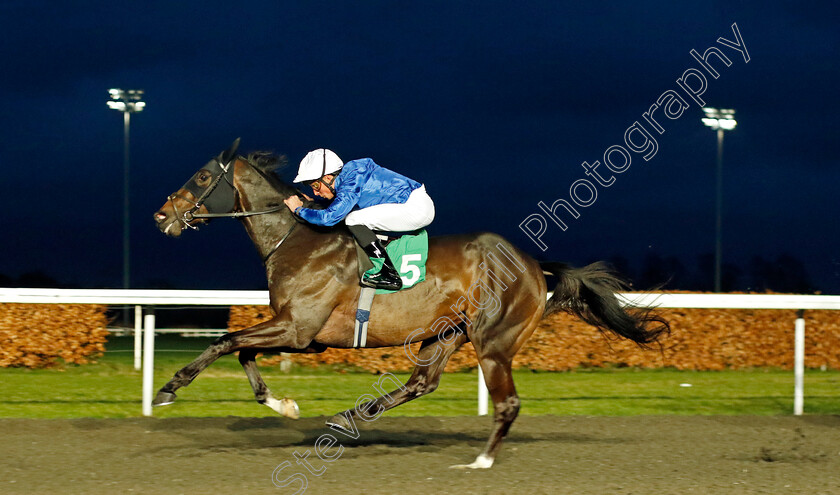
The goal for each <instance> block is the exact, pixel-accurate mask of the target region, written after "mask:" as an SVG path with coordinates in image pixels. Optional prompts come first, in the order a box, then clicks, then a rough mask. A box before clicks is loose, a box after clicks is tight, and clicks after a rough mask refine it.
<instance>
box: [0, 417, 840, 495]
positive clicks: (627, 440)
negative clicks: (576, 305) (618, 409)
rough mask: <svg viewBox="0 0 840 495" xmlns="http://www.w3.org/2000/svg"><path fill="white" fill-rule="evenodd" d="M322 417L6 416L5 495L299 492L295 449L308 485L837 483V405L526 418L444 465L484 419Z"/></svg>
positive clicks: (741, 486)
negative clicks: (471, 465) (352, 427)
mask: <svg viewBox="0 0 840 495" xmlns="http://www.w3.org/2000/svg"><path fill="white" fill-rule="evenodd" d="M324 419H325V418H306V419H301V420H298V421H292V420H287V419H279V418H277V419H275V418H259V419H257V418H237V417H227V418H172V419H109V420H102V419H79V420H29V419H3V420H0V442H2V449H0V473H2V476H1V477H0V493H2V494H17V493H20V494H24V493H25V494H33V493H35V494H42V493H43V494H45V493H62V494H63V493H68V494H76V493H79V494H101V493H108V494H116V493H121V494H125V493H162V494H163V493H166V494H178V493H201V494H211V493H213V494H214V493H229V494H234V493H248V494H262V493H271V494H279V493H294V492H295V491H296V490H298V489H299V488H301V486H302V481H295V480H294V478H293V479H292V480H290V482H289V484H288V485H287V486H285V487H278V486H275V485H274V484H273V483H272V473H273V472H274V470H275V468H277V467H278V465H280V464H281V463H283V462H284V461H289V462H290V464H289V465H288V467H286V468H285V469H282V470H280V471H279V472H278V473H277V475H276V476H275V478H276V480H277V481H278V482H282V481H283V480H285V479H287V478H289V477H291V476H293V475H294V473H295V472H302V473H303V474H304V475H305V477H306V479H307V483H308V488H307V490H306V493H313V494H333V493H341V494H345V493H388V494H393V493H397V494H400V495H411V494H424V495H425V494H433V493H447V494H449V493H454V494H458V495H465V494H472V493H482V494H483V493H494V494H495V493H500V494H501V493H526V494H536V493H547V494H548V493H550V494H559V493H569V494H585V493H592V494H614V493H615V494H619V493H620V494H630V493H633V494H655V493H673V494H677V493H679V494H682V493H698V494H721V493H790V494H809V495H810V494H823V493H824V494H840V416H805V417H801V418H794V417H731V416H727V417H722V416H716V417H709V416H705V417H698V416H693V417H683V416H645V417H582V416H572V417H562V416H541V417H520V418H519V419H518V420H517V422H516V423H515V424H514V426H513V429H512V431H511V433H510V435H509V437H508V440H507V442H506V443H505V446H504V448H503V450H502V453H501V455H500V456H499V458H498V460H497V463H496V465H495V466H494V467H493V468H492V469H490V470H474V471H469V470H467V471H461V470H455V469H449V466H450V465H452V464H458V463H468V462H471V461H472V460H473V458H474V457H475V455H476V454H477V453H478V452H479V450H480V448H481V446H482V445H483V443H484V441H485V439H486V437H487V435H488V433H489V427H490V419H488V418H479V417H457V418H388V417H383V418H380V419H378V420H377V421H375V422H371V423H367V424H359V436H358V439H350V438H348V437H346V436H343V435H341V434H339V433H336V432H332V431H331V430H329V429H328V428H326V427H324ZM330 433H332V434H334V435H335V437H336V438H337V439H338V441H339V442H340V444H341V447H343V449H344V450H339V445H338V444H336V445H333V446H332V447H331V448H329V449H327V448H326V447H328V445H327V444H326V443H323V442H322V443H321V444H320V445H319V447H320V448H321V449H322V450H321V452H322V454H323V455H324V456H328V455H332V456H334V457H336V458H335V459H334V460H333V461H332V462H329V463H324V462H323V461H321V460H320V459H319V458H318V457H317V455H316V453H315V443H316V442H317V440H318V438H319V437H321V436H322V435H324V434H330ZM322 438H327V439H328V437H322ZM324 442H326V440H324ZM295 451H297V452H298V454H299V455H301V456H304V455H306V451H309V452H310V455H309V457H308V461H309V462H310V465H311V468H312V469H313V470H320V476H315V475H313V474H311V473H308V472H307V471H306V469H305V467H304V466H303V465H298V464H296V463H295V461H296V458H295V456H294V452H295ZM339 454H340V457H338V455H339ZM303 477H304V476H303V475H300V476H298V479H299V480H300V479H302V478H303Z"/></svg>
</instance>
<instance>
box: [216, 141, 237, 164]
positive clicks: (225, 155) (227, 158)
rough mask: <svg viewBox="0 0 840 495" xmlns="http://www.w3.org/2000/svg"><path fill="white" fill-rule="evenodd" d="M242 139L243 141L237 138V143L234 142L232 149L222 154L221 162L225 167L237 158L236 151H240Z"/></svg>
mask: <svg viewBox="0 0 840 495" xmlns="http://www.w3.org/2000/svg"><path fill="white" fill-rule="evenodd" d="M240 139H242V138H236V141H234V142H233V144H231V145H230V148H228V149H227V151H223V152H222V154H221V155H220V157H219V161H220V162H221V163H222V164H223V165H227V164H228V163H230V162H231V160H233V158H234V157H235V156H236V150H238V149H239V140H240Z"/></svg>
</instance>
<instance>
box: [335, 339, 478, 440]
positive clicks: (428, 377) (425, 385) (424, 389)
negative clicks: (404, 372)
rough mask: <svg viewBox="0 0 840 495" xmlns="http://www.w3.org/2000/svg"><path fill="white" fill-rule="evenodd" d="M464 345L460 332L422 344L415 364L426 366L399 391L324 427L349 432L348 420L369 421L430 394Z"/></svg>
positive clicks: (366, 404)
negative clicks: (447, 364) (450, 360)
mask: <svg viewBox="0 0 840 495" xmlns="http://www.w3.org/2000/svg"><path fill="white" fill-rule="evenodd" d="M466 341H467V336H466V335H465V334H464V332H463V331H459V332H456V333H455V334H454V335H446V338H443V339H441V338H433V339H429V340H426V341H424V342H423V344H422V345H421V346H420V352H418V355H417V361H415V363H418V362H419V363H428V364H418V365H417V366H416V367H415V368H414V371H413V372H412V373H411V377H410V378H409V379H408V381H407V382H405V384H404V385H403V386H402V387H400V388H398V389H396V390H394V391H393V392H390V393H387V394H385V395H382V396H380V397H377V398H376V399H374V400H371V401H368V402H365V403H364V404H361V405H359V406H358V408H353V409H348V410H347V411H344V412H340V413H338V414H336V415H335V416H333V417H332V418H330V419H328V420H327V424H328V425H330V426H334V427H337V428H342V429H344V430H348V431H350V430H352V426H351V425H350V422H349V419H350V418H351V417H359V416H361V417H362V419H365V420H367V421H372V419H371V418H374V417H375V418H378V417H379V415H380V414H382V413H384V412H385V411H387V410H389V409H393V408H395V407H397V406H399V405H400V404H404V403H406V402H408V401H410V400H413V399H416V398H418V397H421V396H423V395H426V394H428V393H431V392H434V390H435V389H437V387H438V384H440V377H441V375H442V374H443V370H444V368H446V363H447V362H448V361H449V358H450V357H452V355H453V354H455V351H457V350H458V349H459V348H460V347H461V346H462V345H463V344H464V342H466ZM360 411H361V414H360Z"/></svg>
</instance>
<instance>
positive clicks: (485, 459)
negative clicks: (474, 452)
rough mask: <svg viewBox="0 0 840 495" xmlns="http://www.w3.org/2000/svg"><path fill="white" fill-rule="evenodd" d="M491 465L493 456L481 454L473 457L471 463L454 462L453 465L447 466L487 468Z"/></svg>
mask: <svg viewBox="0 0 840 495" xmlns="http://www.w3.org/2000/svg"><path fill="white" fill-rule="evenodd" d="M492 466H493V458H492V457H490V456H488V455H484V454H481V455H480V456H478V457H476V458H475V461H473V463H472V464H456V465H454V466H449V467H451V468H453V469H488V468H490V467H492Z"/></svg>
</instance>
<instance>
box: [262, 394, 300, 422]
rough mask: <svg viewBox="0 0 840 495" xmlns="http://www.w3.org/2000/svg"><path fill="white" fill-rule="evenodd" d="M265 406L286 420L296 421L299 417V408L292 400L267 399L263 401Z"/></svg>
mask: <svg viewBox="0 0 840 495" xmlns="http://www.w3.org/2000/svg"><path fill="white" fill-rule="evenodd" d="M265 405H267V406H268V407H270V408H272V409H273V410H275V411H277V413H278V414H280V415H282V416H286V417H287V418H292V419H298V418H299V417H300V408H299V407H298V405H297V402H295V401H293V400H292V399H282V400H277V399H275V398H274V397H269V398H267V399H266V400H265Z"/></svg>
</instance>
